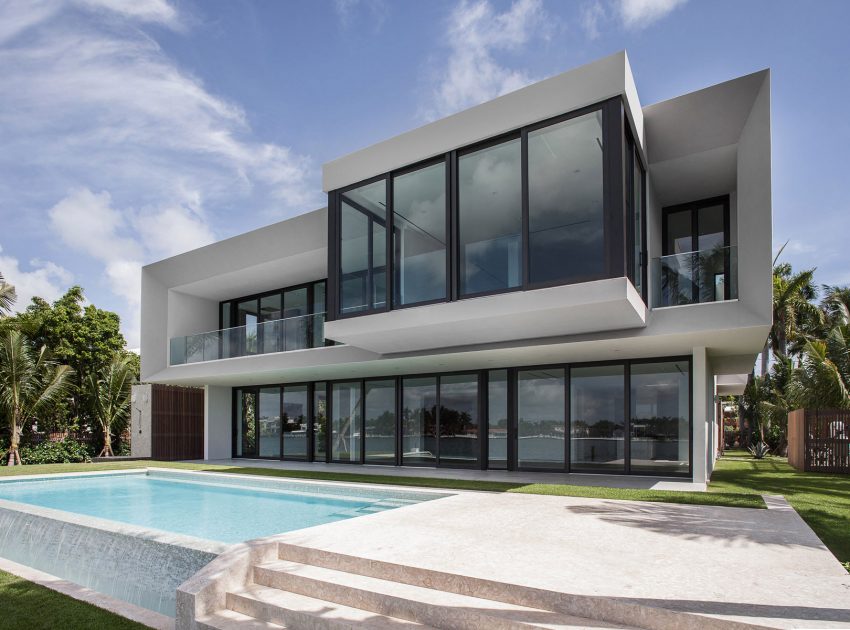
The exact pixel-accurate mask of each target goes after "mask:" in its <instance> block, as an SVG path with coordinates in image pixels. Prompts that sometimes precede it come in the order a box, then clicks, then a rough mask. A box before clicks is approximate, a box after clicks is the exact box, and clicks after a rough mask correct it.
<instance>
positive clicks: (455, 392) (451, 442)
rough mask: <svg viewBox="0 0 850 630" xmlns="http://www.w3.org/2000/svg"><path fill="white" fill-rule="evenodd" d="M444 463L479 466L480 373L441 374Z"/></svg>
mask: <svg viewBox="0 0 850 630" xmlns="http://www.w3.org/2000/svg"><path fill="white" fill-rule="evenodd" d="M438 422H439V429H440V437H439V454H440V461H439V463H440V465H441V466H477V465H478V461H479V459H478V458H479V457H480V454H481V445H480V442H479V439H478V438H479V427H478V424H479V422H478V373H473V374H450V375H446V376H441V377H440V415H439V418H438Z"/></svg>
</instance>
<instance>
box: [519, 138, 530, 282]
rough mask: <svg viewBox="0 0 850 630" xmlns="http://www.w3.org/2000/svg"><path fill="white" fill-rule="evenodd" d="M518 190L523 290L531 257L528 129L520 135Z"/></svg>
mask: <svg viewBox="0 0 850 630" xmlns="http://www.w3.org/2000/svg"><path fill="white" fill-rule="evenodd" d="M519 162H520V170H521V175H520V190H521V193H520V194H521V197H522V198H521V203H522V242H521V243H520V249H521V262H520V264H521V265H522V273H521V275H522V288H523V290H525V289H526V288H527V287H528V284H529V269H530V263H529V258H530V256H531V253H530V245H529V233H528V230H529V218H528V129H523V130H522V132H521V133H520V161H519Z"/></svg>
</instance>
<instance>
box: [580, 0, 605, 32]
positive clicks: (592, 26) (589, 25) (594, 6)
mask: <svg viewBox="0 0 850 630" xmlns="http://www.w3.org/2000/svg"><path fill="white" fill-rule="evenodd" d="M605 17H606V14H605V8H604V7H603V6H602V2H601V0H591V1H590V2H588V3H587V4H585V5H584V6H583V7H582V8H581V27H582V29H584V32H585V34H586V35H587V37H588V39H596V38H597V37H599V25H600V22H602V21H603V20H604V19H605Z"/></svg>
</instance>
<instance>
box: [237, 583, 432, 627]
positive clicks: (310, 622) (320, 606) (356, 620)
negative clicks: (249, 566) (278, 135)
mask: <svg viewBox="0 0 850 630" xmlns="http://www.w3.org/2000/svg"><path fill="white" fill-rule="evenodd" d="M319 593H321V595H322V597H324V593H323V592H321V591H319ZM317 594H318V593H317ZM227 607H228V609H229V610H230V611H235V612H236V613H240V614H242V615H247V616H248V617H250V618H253V620H254V621H258V622H259V623H265V622H270V623H271V624H277V625H270V626H269V627H270V628H279V627H284V628H292V629H299V628H305V629H307V628H309V629H310V630H342V629H346V630H348V629H352V630H353V629H359V628H374V629H375V630H402V629H407V628H410V630H422V629H426V630H427V627H426V626H423V625H422V624H418V623H411V622H410V621H406V620H404V619H392V618H390V617H387V616H386V615H380V614H375V613H374V612H371V611H367V610H363V609H362V608H352V607H349V606H345V605H342V604H339V603H336V602H333V601H326V600H324V599H316V598H314V597H310V596H307V595H304V594H298V593H294V592H287V591H282V590H279V589H276V588H268V587H265V586H259V585H253V586H248V587H247V588H245V589H244V590H242V591H238V592H230V593H227ZM259 627H263V626H259Z"/></svg>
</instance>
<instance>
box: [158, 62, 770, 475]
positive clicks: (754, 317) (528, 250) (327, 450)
mask: <svg viewBox="0 0 850 630" xmlns="http://www.w3.org/2000/svg"><path fill="white" fill-rule="evenodd" d="M323 188H324V190H325V192H326V193H327V195H328V206H327V208H321V209H319V210H315V211H313V212H307V213H305V214H303V215H300V216H297V217H295V218H292V219H289V220H286V221H282V222H280V223H276V224H274V225H270V226H268V227H264V228H261V229H258V230H255V231H253V232H249V233H247V234H242V235H240V236H236V237H234V238H230V239H227V240H224V241H221V242H218V243H215V244H212V245H209V246H207V247H202V248H200V249H197V250H194V251H190V252H187V253H185V254H181V255H179V256H175V257H173V258H169V259H167V260H163V261H160V262H157V263H154V264H151V265H148V266H146V267H144V269H143V271H142V379H143V380H144V381H148V382H153V383H167V384H174V385H192V386H203V387H204V388H205V421H204V422H205V437H204V442H205V445H204V454H205V457H206V458H209V459H220V458H230V457H243V458H272V459H283V460H295V461H307V462H346V463H352V464H375V465H389V466H432V467H456V468H474V469H491V470H492V469H497V470H505V469H507V470H509V471H510V470H523V471H524V470H528V471H531V470H534V471H564V472H583V473H605V474H615V473H619V474H627V475H628V474H631V475H652V476H655V475H665V476H666V475H670V476H681V477H687V478H692V479H693V480H694V481H696V482H704V481H705V480H706V479H707V478H708V476H709V475H710V474H711V470H712V468H713V463H714V458H715V451H716V443H717V435H716V431H717V425H716V422H715V419H716V417H717V416H716V414H717V402H718V396H721V395H723V394H727V393H740V392H741V391H742V390H743V386H744V384H745V382H746V375H747V374H749V373H750V371H751V369H752V367H753V364H754V361H755V359H756V357H757V355H758V353H759V352H760V351H761V349H762V347H763V345H764V341H765V338H766V336H767V333H768V329H769V327H770V324H771V290H772V289H771V158H770V74H769V71H767V70H764V71H761V72H756V73H754V74H750V75H747V76H743V77H739V78H736V79H733V80H730V81H727V82H725V83H721V84H718V85H715V86H712V87H708V88H705V89H701V90H698V91H696V92H691V93H688V94H685V95H683V96H679V97H677V98H673V99H670V100H667V101H663V102H660V103H656V104H654V105H648V106H643V105H641V103H640V100H639V98H638V91H637V88H636V86H635V83H634V79H633V77H632V73H631V70H630V67H629V62H628V58H627V56H626V54H625V53H624V52H622V53H618V54H615V55H612V56H610V57H606V58H604V59H601V60H599V61H596V62H594V63H591V64H588V65H586V66H582V67H580V68H577V69H574V70H571V71H569V72H566V73H564V74H560V75H558V76H555V77H552V78H550V79H546V80H544V81H541V82H539V83H536V84H534V85H530V86H528V87H526V88H523V89H520V90H518V91H516V92H512V93H510V94H506V95H504V96H501V97H499V98H496V99H494V100H492V101H489V102H486V103H483V104H481V105H478V106H476V107H472V108H470V109H467V110H465V111H462V112H460V113H458V114H455V115H452V116H449V117H447V118H444V119H442V120H438V121H436V122H433V123H430V124H427V125H425V126H423V127H420V128H418V129H414V130H413V131H409V132H407V133H403V134H401V135H399V136H396V137H394V138H390V139H389V140H384V141H382V142H379V143H378V144H375V145H373V146H371V147H368V148H365V149H363V150H360V151H357V152H355V153H353V154H351V155H347V156H344V157H341V158H339V159H337V160H334V161H332V162H329V163H327V164H325V165H324V169H323Z"/></svg>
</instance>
